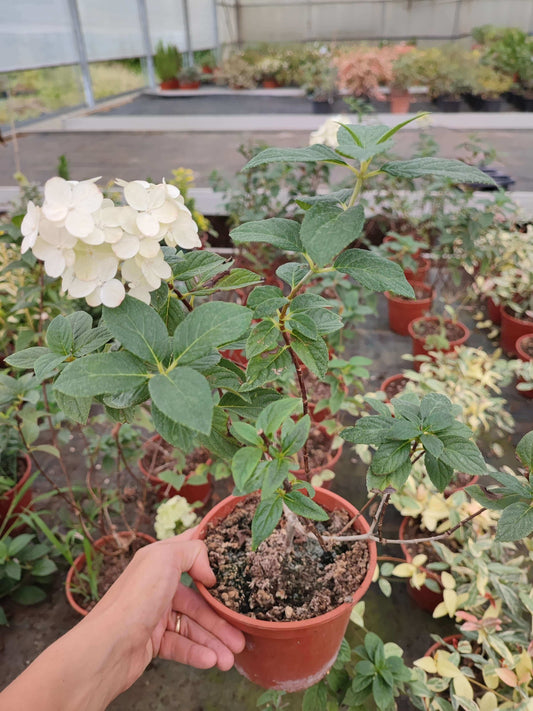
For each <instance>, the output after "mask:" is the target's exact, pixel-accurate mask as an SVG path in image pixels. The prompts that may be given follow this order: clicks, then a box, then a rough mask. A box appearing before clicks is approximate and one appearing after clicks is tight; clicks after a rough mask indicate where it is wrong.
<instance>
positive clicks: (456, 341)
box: [407, 316, 470, 368]
mask: <svg viewBox="0 0 533 711" xmlns="http://www.w3.org/2000/svg"><path fill="white" fill-rule="evenodd" d="M407 330H408V332H409V335H410V336H411V339H412V341H413V356H415V358H416V356H422V355H428V353H429V352H434V351H443V352H444V353H450V352H452V351H454V350H455V349H456V348H457V346H462V345H463V343H465V342H466V341H467V340H468V338H469V336H470V330H469V329H468V328H467V327H466V326H465V325H464V323H461V322H460V321H458V320H457V318H444V317H442V316H420V317H419V318H415V319H414V320H413V321H411V322H410V323H409V325H408V326H407ZM432 357H433V356H432V355H430V358H432ZM419 363H420V361H418V362H417V367H418V368H419V367H420V365H419Z"/></svg>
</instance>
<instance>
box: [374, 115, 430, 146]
mask: <svg viewBox="0 0 533 711" xmlns="http://www.w3.org/2000/svg"><path fill="white" fill-rule="evenodd" d="M430 113H431V112H430V111H421V112H420V113H418V114H417V115H416V116H411V118H408V119H406V120H405V121H402V122H401V123H398V124H396V126H393V127H392V128H390V129H389V130H388V131H387V132H386V133H384V134H383V135H382V136H381V138H380V139H379V141H378V143H383V142H385V141H388V140H389V138H392V136H394V134H395V133H397V132H398V131H399V130H400V129H401V128H403V127H404V126H407V124H408V123H411V122H412V121H418V119H421V118H425V117H426V116H429V115H430Z"/></svg>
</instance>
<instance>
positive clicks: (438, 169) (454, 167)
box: [381, 158, 496, 185]
mask: <svg viewBox="0 0 533 711" xmlns="http://www.w3.org/2000/svg"><path fill="white" fill-rule="evenodd" d="M381 170H382V171H383V172H384V173H388V174H389V175H393V176H395V177H397V178H420V177H421V176H423V175H435V176H437V177H440V178H448V179H449V180H451V181H453V182H454V183H484V184H486V185H496V183H495V182H494V180H493V179H492V178H491V177H490V176H488V175H487V174H486V173H483V171H481V170H479V168H475V167H474V166H471V165H467V164H466V163H463V162H462V161H460V160H455V159H450V158H412V159H411V160H397V161H391V162H390V163H385V164H384V165H382V166H381Z"/></svg>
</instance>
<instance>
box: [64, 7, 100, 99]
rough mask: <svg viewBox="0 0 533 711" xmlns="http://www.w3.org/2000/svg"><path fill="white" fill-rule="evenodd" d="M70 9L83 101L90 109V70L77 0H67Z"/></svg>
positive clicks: (91, 86) (91, 87)
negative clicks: (83, 95)
mask: <svg viewBox="0 0 533 711" xmlns="http://www.w3.org/2000/svg"><path fill="white" fill-rule="evenodd" d="M68 7H69V10H70V19H71V21H72V30H73V32H74V42H75V44H76V49H77V50H78V58H79V64H80V69H81V79H82V82H83V91H84V93H85V103H86V104H87V106H88V107H89V108H91V109H92V107H93V106H94V103H95V102H94V94H93V85H92V82H91V72H90V70H89V59H88V57H87V47H86V45H85V38H84V36H83V30H82V28H81V20H80V11H79V8H78V2H77V0H68Z"/></svg>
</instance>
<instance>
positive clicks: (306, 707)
mask: <svg viewBox="0 0 533 711" xmlns="http://www.w3.org/2000/svg"><path fill="white" fill-rule="evenodd" d="M327 700H328V690H327V688H326V686H325V684H324V682H322V681H320V682H319V683H318V684H315V685H314V686H311V687H310V688H309V689H306V692H305V694H304V698H303V701H302V711H324V710H325V708H326V703H327Z"/></svg>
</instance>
